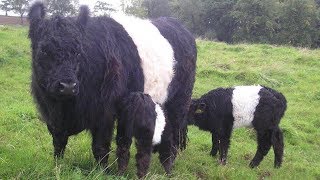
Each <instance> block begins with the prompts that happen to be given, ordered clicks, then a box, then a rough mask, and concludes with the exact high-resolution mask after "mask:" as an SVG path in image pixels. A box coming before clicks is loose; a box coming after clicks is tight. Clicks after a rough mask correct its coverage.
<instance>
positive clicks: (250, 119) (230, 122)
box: [188, 85, 287, 168]
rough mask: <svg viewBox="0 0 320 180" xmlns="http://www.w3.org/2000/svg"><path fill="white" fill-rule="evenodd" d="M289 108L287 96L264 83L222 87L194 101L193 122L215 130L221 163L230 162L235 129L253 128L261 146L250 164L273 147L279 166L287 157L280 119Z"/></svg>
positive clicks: (214, 145)
mask: <svg viewBox="0 0 320 180" xmlns="http://www.w3.org/2000/svg"><path fill="white" fill-rule="evenodd" d="M286 108H287V102H286V99H285V97H284V96H283V95H282V94H281V93H279V92H277V91H275V90H273V89H271V88H268V87H264V86H259V85H258V86H236V87H234V88H218V89H215V90H212V91H210V92H208V93H207V94H205V95H203V96H202V97H201V98H199V99H196V100H192V104H191V106H190V109H189V115H188V118H189V120H188V121H189V124H194V125H196V126H198V127H199V128H200V129H201V130H204V131H210V132H211V133H212V149H211V153H210V154H211V155H212V156H215V155H216V154H217V152H218V151H219V154H220V157H219V162H220V164H222V165H225V164H226V161H227V153H228V148H229V145H230V137H231V133H232V130H233V129H234V128H238V127H253V128H254V129H255V130H256V132H257V141H258V149H257V152H256V155H255V156H254V158H253V159H252V161H251V163H250V167H251V168H254V167H256V166H258V165H259V164H260V162H261V161H262V159H263V157H264V156H265V155H266V154H267V153H268V151H269V150H270V148H271V146H273V150H274V154H275V161H274V166H275V167H276V168H278V167H280V166H281V163H282V157H283V148H284V144H283V134H282V131H281V129H280V128H279V123H280V119H281V118H282V117H283V115H284V112H285V110H286Z"/></svg>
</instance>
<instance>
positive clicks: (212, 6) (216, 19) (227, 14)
mask: <svg viewBox="0 0 320 180" xmlns="http://www.w3.org/2000/svg"><path fill="white" fill-rule="evenodd" d="M236 2H237V0H205V1H204V9H205V11H204V16H203V20H204V21H205V29H206V33H207V34H208V33H209V32H212V33H211V35H210V34H209V35H210V36H209V37H207V38H209V39H213V38H217V39H218V40H219V41H224V42H228V43H231V42H232V41H233V39H232V37H233V34H234V31H235V29H236V21H235V19H234V18H233V17H232V15H231V12H232V11H233V7H234V6H235V4H236ZM214 35H215V36H216V37H214Z"/></svg>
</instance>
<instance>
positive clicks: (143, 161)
mask: <svg viewBox="0 0 320 180" xmlns="http://www.w3.org/2000/svg"><path fill="white" fill-rule="evenodd" d="M141 132H143V131H141ZM136 147H137V154H136V162H137V170H138V171H137V176H138V178H143V177H144V176H145V175H146V174H147V172H148V170H149V166H150V160H151V154H152V133H145V134H144V135H142V134H141V135H140V136H137V137H136Z"/></svg>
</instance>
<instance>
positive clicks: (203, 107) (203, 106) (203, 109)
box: [196, 103, 207, 113]
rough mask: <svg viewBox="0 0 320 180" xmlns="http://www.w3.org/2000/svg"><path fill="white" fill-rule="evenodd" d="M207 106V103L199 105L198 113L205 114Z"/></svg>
mask: <svg viewBox="0 0 320 180" xmlns="http://www.w3.org/2000/svg"><path fill="white" fill-rule="evenodd" d="M206 107H207V105H206V104H205V103H199V104H198V105H197V109H196V113H203V112H204V111H205V110H206Z"/></svg>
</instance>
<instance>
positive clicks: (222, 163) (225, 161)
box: [218, 158, 227, 166]
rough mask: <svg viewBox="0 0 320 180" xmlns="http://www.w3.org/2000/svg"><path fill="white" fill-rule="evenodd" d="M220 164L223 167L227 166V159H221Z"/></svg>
mask: <svg viewBox="0 0 320 180" xmlns="http://www.w3.org/2000/svg"><path fill="white" fill-rule="evenodd" d="M218 163H219V164H220V165H222V166H225V165H227V159H225V158H223V159H219V161H218Z"/></svg>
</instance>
